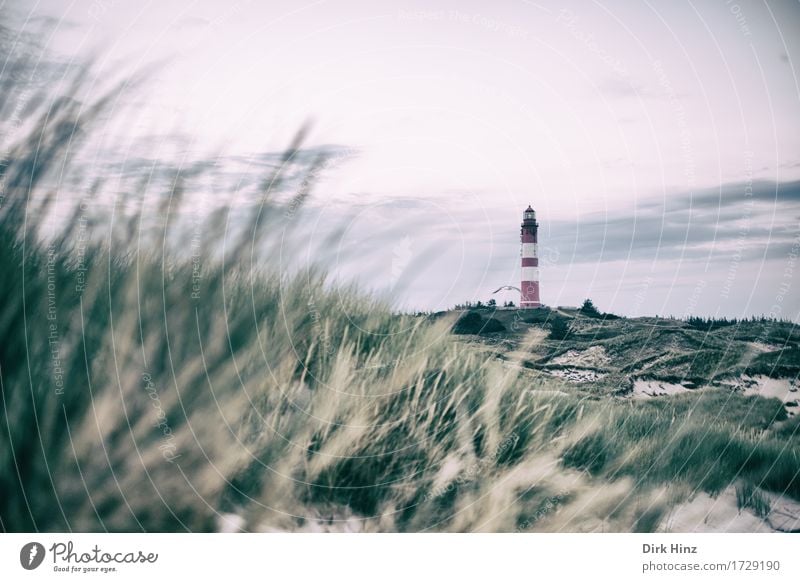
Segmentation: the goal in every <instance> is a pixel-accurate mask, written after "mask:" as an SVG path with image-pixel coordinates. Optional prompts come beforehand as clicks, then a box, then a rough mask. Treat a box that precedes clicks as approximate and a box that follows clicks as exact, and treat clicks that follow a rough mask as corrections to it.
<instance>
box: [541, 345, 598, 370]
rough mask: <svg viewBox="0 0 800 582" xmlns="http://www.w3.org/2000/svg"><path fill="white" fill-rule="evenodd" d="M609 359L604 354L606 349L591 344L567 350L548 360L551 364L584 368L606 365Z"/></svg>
mask: <svg viewBox="0 0 800 582" xmlns="http://www.w3.org/2000/svg"><path fill="white" fill-rule="evenodd" d="M610 361H611V360H610V359H609V357H608V354H606V349H605V348H604V347H603V346H592V347H590V348H589V349H586V350H583V351H579V350H569V351H568V352H565V353H563V354H561V355H560V356H558V357H557V358H553V359H552V360H550V363H551V364H559V365H561V366H570V365H571V366H583V367H586V368H602V367H604V366H607V365H608V363H609V362H610Z"/></svg>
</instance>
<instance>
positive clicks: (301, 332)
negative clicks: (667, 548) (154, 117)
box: [0, 85, 800, 532]
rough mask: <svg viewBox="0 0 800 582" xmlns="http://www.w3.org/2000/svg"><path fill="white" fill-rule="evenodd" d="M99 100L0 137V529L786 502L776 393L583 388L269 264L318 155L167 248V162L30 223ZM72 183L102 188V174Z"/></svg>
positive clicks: (617, 523)
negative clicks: (118, 197) (601, 394)
mask: <svg viewBox="0 0 800 582" xmlns="http://www.w3.org/2000/svg"><path fill="white" fill-rule="evenodd" d="M76 86H77V85H76ZM108 101H109V98H108V97H103V98H101V99H99V100H97V102H94V103H92V104H91V106H90V107H87V108H83V109H81V108H80V107H78V106H77V105H76V104H75V101H73V100H63V101H55V102H53V101H50V102H48V100H47V99H44V98H43V99H41V102H42V108H43V109H42V111H41V112H40V113H41V117H40V118H38V121H37V122H36V123H34V124H33V126H32V129H31V130H30V133H28V134H26V135H24V136H23V137H22V138H21V139H19V140H18V141H17V142H15V143H12V144H7V148H8V151H9V157H8V164H7V165H6V167H4V169H3V185H4V191H3V196H4V197H3V202H2V207H0V224H1V226H2V231H0V238H1V240H2V244H0V269H2V273H3V276H2V277H1V278H0V338H2V341H0V390H1V391H2V392H1V394H2V415H0V491H2V494H0V529H2V530H4V531H66V530H69V531H214V530H219V529H225V530H243V531H320V530H329V531H463V532H467V531H506V532H513V531H648V530H653V529H656V528H658V527H659V524H660V522H661V520H662V518H663V516H664V515H665V514H666V513H667V512H668V511H669V509H670V507H671V506H672V505H673V504H675V503H677V502H679V501H681V500H684V499H686V498H687V497H688V496H690V495H691V494H692V493H693V492H696V491H701V490H702V491H707V492H709V493H713V494H716V493H718V492H719V491H721V490H722V489H724V488H725V487H728V486H732V485H734V484H738V485H737V486H738V487H739V489H737V491H744V492H746V495H745V494H744V493H742V494H740V495H739V497H740V504H741V506H742V507H747V506H753V505H754V500H759V499H761V498H760V497H759V495H758V494H757V493H753V492H754V491H755V489H754V487H760V488H763V489H766V490H770V491H773V492H777V493H780V494H787V495H790V496H793V497H794V498H800V487H798V470H800V463H799V462H798V450H800V445H799V444H798V436H797V424H796V423H794V425H792V426H793V427H794V428H793V429H791V427H790V428H788V429H787V425H786V424H785V423H783V424H781V425H780V428H773V424H774V423H775V422H776V421H780V420H783V418H784V417H785V411H784V410H783V408H782V407H781V406H780V403H778V402H777V401H770V400H766V399H762V398H758V397H754V398H756V400H752V399H751V400H744V397H742V396H738V395H737V396H732V395H729V394H722V393H707V394H706V393H697V394H691V395H687V396H682V397H676V398H675V399H674V400H669V401H667V400H664V401H658V402H656V401H652V402H641V403H631V402H627V401H625V402H620V401H615V400H611V399H600V398H591V399H587V398H584V397H582V396H581V395H579V394H577V393H571V392H570V388H569V385H567V384H564V383H562V382H560V381H558V380H557V379H554V378H549V377H546V376H541V375H535V374H532V373H531V372H529V371H527V370H524V369H523V368H522V367H521V366H514V365H504V364H503V363H501V362H500V361H498V360H495V359H492V358H488V357H487V355H486V353H485V352H481V351H480V350H478V349H476V348H475V347H474V346H472V345H469V344H467V343H466V342H464V341H462V340H461V339H460V338H459V337H457V336H455V335H453V334H452V333H451V328H452V325H453V323H454V320H453V319H452V318H447V317H445V318H440V319H437V320H432V319H428V318H425V317H412V316H408V315H399V314H396V313H393V312H392V310H391V308H390V306H389V305H388V304H386V303H384V302H382V301H380V300H376V299H373V298H370V297H369V296H367V295H366V294H364V293H363V292H361V291H359V290H358V289H356V288H348V287H341V286H335V285H332V284H329V283H328V282H326V279H325V274H324V273H322V272H319V271H317V270H315V269H313V268H312V269H310V270H301V271H295V272H293V273H286V272H282V271H281V269H280V264H279V262H278V260H277V259H276V257H277V256H279V255H280V254H281V253H284V254H285V253H286V252H292V251H291V250H288V251H287V248H283V247H279V245H280V241H281V237H280V236H276V235H275V232H270V230H271V229H281V228H284V227H282V226H281V225H282V222H281V221H282V220H283V219H285V218H286V217H287V216H290V215H291V214H293V213H295V212H297V211H299V210H300V206H302V204H303V203H304V202H305V201H306V199H307V198H308V196H309V193H310V192H309V191H310V185H311V182H313V177H314V173H313V168H314V165H313V164H315V163H317V164H318V163H319V161H318V160H317V161H315V162H312V163H311V164H310V165H308V166H307V171H308V172H309V176H310V178H309V179H306V180H303V181H302V182H301V186H300V188H301V190H300V191H298V192H296V193H295V195H294V196H293V197H292V198H290V201H289V202H288V206H287V205H281V204H279V203H278V202H275V201H273V200H271V198H270V196H271V193H270V192H268V191H267V192H264V198H263V199H261V200H260V201H257V202H258V203H256V204H253V205H252V206H251V215H250V216H247V217H244V218H242V217H241V216H239V218H238V219H237V220H238V221H239V225H240V228H239V230H238V231H236V230H235V229H234V230H233V231H229V230H226V228H225V227H226V225H227V222H229V220H230V216H227V215H226V212H227V210H226V209H225V205H224V204H223V205H222V207H221V209H220V211H218V212H216V213H212V214H210V215H209V216H208V217H206V218H205V219H204V222H203V225H202V228H201V229H200V230H201V232H202V240H201V241H200V242H199V243H198V244H196V245H194V246H193V247H192V252H191V253H189V254H187V253H180V252H178V250H177V249H176V248H175V247H176V245H169V244H165V241H166V240H167V239H168V238H169V237H168V236H167V234H166V233H170V232H172V231H170V228H172V227H171V225H170V220H173V223H174V224H173V227H174V228H175V229H176V232H177V233H178V234H175V235H171V236H177V237H178V238H179V239H180V237H181V236H186V234H185V232H184V231H181V230H180V228H179V226H180V225H179V224H178V223H179V222H180V220H179V218H178V217H180V216H181V210H182V209H185V208H186V206H187V205H189V206H191V199H192V195H191V188H192V177H191V176H190V177H180V179H179V180H176V181H175V184H176V186H175V187H174V188H173V189H170V190H169V191H167V192H165V193H164V194H163V201H162V203H161V204H162V206H161V208H162V210H163V212H160V213H158V216H159V217H161V218H162V219H163V220H162V222H161V223H159V224H157V225H156V226H155V227H152V228H150V229H144V226H143V224H144V223H145V221H144V220H141V218H142V216H141V213H137V212H134V213H132V214H131V213H128V214H127V215H125V214H114V215H113V218H112V215H110V214H106V215H100V224H97V220H98V219H97V217H95V223H94V224H89V222H81V220H82V219H81V217H79V205H78V204H77V203H76V204H75V205H74V212H75V214H74V215H72V216H71V217H69V218H68V220H67V221H66V225H67V226H66V227H64V228H62V229H61V230H58V231H57V232H56V233H55V234H53V233H50V235H49V236H45V234H44V233H45V231H46V224H45V218H46V217H47V216H50V204H51V203H52V196H51V195H50V193H49V192H48V187H47V186H46V184H47V177H48V176H49V175H52V174H53V173H56V172H59V171H61V170H60V168H61V167H62V166H63V165H65V164H68V163H69V162H70V160H71V156H72V155H73V152H72V150H71V149H70V148H71V147H73V146H74V144H72V141H71V140H72V138H73V136H74V135H75V134H76V131H77V130H82V131H84V132H86V134H87V135H89V136H91V135H92V134H91V131H92V127H93V122H94V121H95V117H96V116H98V115H99V114H100V113H101V112H103V111H105V105H106V104H107V102H108ZM301 147H302V135H300V136H299V137H298V140H297V142H296V143H294V144H293V145H292V147H291V148H290V149H289V150H288V151H287V153H286V155H285V156H284V159H283V165H281V166H279V167H277V168H276V170H275V174H274V175H272V176H268V177H267V179H265V180H264V181H263V183H264V184H266V185H268V187H267V189H269V188H272V187H274V186H275V185H276V184H279V183H281V180H282V173H283V172H284V171H286V170H285V169H286V168H287V167H288V165H289V163H291V162H293V161H294V160H295V158H296V155H297V152H298V151H299V150H300V148H301ZM93 196H94V200H102V199H103V196H106V197H107V201H109V202H110V201H112V200H113V199H114V197H113V195H111V194H110V193H104V191H103V187H102V183H101V182H97V183H96V184H95V186H93ZM130 196H131V197H132V198H133V197H134V194H131V195H130ZM134 200H135V198H134ZM118 202H119V201H117V206H118ZM108 206H109V207H111V208H114V207H115V206H114V204H111V203H109V204H108ZM287 208H288V209H289V210H290V212H287ZM104 220H105V221H107V222H103V221H104ZM114 221H116V222H114ZM86 224H89V226H86ZM112 225H113V229H111V228H110V227H111V226H112ZM265 225H266V226H265ZM151 226H152V225H151ZM294 228H297V226H294ZM86 229H88V231H89V232H88V234H87V231H86ZM104 229H107V230H108V231H112V230H113V232H115V233H117V236H118V237H120V238H114V237H106V236H104V234H103V233H104V232H106V230H104ZM181 232H184V234H180V233H181ZM230 232H233V233H234V234H232V235H231V234H230ZM97 233H100V235H97ZM120 240H121V241H122V244H120ZM109 241H111V242H109ZM134 241H135V244H134ZM186 244H188V243H186V241H181V240H179V241H178V245H177V247H180V246H184V247H185V246H186ZM223 247H224V248H225V249H226V252H225V253H224V254H223V256H222V257H221V256H220V253H219V249H220V248H223ZM284 259H285V257H284ZM256 267H257V268H256ZM532 341H541V340H540V339H539V340H537V339H536V338H534V339H533V340H532ZM512 364H513V362H512ZM782 415H783V416H782ZM790 429H791V430H790ZM758 507H759V511H761V512H762V513H763V512H764V511H767V510H768V509H765V507H766V506H765V504H764V503H759V504H758Z"/></svg>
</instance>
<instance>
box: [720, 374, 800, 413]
mask: <svg viewBox="0 0 800 582" xmlns="http://www.w3.org/2000/svg"><path fill="white" fill-rule="evenodd" d="M733 388H734V389H735V390H742V391H743V392H744V394H748V395H750V394H758V395H759V396H763V397H764V398H777V399H778V400H780V401H781V402H783V403H784V405H785V406H786V412H787V413H788V414H789V416H794V415H795V414H797V413H798V403H799V402H800V391H798V386H797V383H796V381H795V380H790V379H788V378H769V377H767V376H742V377H741V378H740V380H739V382H737V383H735V384H734V385H733Z"/></svg>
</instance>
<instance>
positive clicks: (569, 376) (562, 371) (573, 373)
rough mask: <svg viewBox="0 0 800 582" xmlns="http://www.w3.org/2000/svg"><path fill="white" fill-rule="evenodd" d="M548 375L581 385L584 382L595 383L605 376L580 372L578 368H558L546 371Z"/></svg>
mask: <svg viewBox="0 0 800 582" xmlns="http://www.w3.org/2000/svg"><path fill="white" fill-rule="evenodd" d="M547 373H548V374H551V375H553V376H557V377H558V378H564V379H565V380H569V381H570V382H576V383H578V384H582V383H584V382H595V381H597V380H600V379H602V378H605V376H606V375H605V374H602V373H600V372H595V371H594V370H581V369H579V368H559V369H554V370H547Z"/></svg>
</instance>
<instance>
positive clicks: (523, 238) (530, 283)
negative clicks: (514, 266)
mask: <svg viewBox="0 0 800 582" xmlns="http://www.w3.org/2000/svg"><path fill="white" fill-rule="evenodd" d="M538 231H539V223H537V222H536V211H535V210H534V209H533V208H531V207H530V206H528V208H526V209H525V212H523V213H522V227H521V231H520V242H521V244H522V249H521V257H522V277H521V279H522V280H521V283H520V286H519V288H520V301H519V306H520V308H521V309H536V308H539V307H541V306H542V303H541V300H540V296H539V248H538V246H539V244H538Z"/></svg>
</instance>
